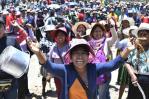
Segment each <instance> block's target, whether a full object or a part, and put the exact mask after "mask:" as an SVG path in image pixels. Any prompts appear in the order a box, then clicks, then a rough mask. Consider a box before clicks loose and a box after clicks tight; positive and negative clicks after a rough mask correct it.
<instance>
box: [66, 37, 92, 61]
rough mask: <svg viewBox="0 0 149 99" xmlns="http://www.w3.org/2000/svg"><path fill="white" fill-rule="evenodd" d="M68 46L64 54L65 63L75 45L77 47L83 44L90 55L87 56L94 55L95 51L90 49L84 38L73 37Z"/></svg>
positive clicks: (68, 59)
mask: <svg viewBox="0 0 149 99" xmlns="http://www.w3.org/2000/svg"><path fill="white" fill-rule="evenodd" d="M69 45H70V48H69V50H68V51H67V53H66V54H65V56H64V58H65V63H70V52H71V51H72V50H73V49H74V48H75V47H79V46H84V47H87V48H88V49H89V53H90V56H89V57H94V56H95V53H94V51H93V49H92V47H91V46H90V44H89V43H88V42H87V41H86V40H85V39H78V38H73V39H72V40H71V41H70V42H69Z"/></svg>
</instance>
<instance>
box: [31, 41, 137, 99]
mask: <svg viewBox="0 0 149 99" xmlns="http://www.w3.org/2000/svg"><path fill="white" fill-rule="evenodd" d="M29 43H30V44H29V47H30V49H31V50H32V51H33V52H34V53H35V54H36V55H37V57H38V59H39V62H40V63H42V64H43V66H44V67H45V68H46V69H47V70H48V71H49V72H50V73H52V74H53V75H54V76H56V77H59V78H60V80H61V82H62V89H63V90H62V92H61V94H60V99H97V94H96V93H97V85H96V79H97V77H98V76H99V75H101V74H102V73H104V72H110V71H113V70H115V69H117V68H118V67H119V66H120V64H124V62H125V59H126V58H127V55H128V54H129V52H130V51H131V50H132V49H134V47H132V46H131V47H129V48H127V49H126V50H124V52H122V54H121V55H119V56H117V57H116V58H115V59H114V60H112V61H110V62H105V63H90V62H89V57H90V55H92V56H94V52H93V50H92V48H91V47H90V46H89V44H88V42H87V41H86V40H84V39H72V41H71V42H70V49H69V50H68V51H67V53H66V56H67V57H69V59H70V61H69V63H68V64H54V63H52V62H51V61H49V60H47V59H46V58H45V56H44V55H43V53H42V52H41V51H40V50H38V49H39V48H38V46H35V45H36V44H35V43H34V42H29ZM66 56H65V57H66ZM67 57H66V58H67Z"/></svg>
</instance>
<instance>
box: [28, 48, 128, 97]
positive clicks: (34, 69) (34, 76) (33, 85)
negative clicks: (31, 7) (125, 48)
mask: <svg viewBox="0 0 149 99" xmlns="http://www.w3.org/2000/svg"><path fill="white" fill-rule="evenodd" d="M114 51H115V50H114ZM117 72H118V70H115V71H113V72H112V80H111V83H110V95H111V99H118V91H119V86H118V85H116V80H117ZM28 80H29V90H30V93H33V94H32V98H31V97H30V98H29V97H28V98H27V99H57V98H56V94H55V85H54V83H53V82H54V81H53V79H52V81H51V83H50V84H49V83H47V86H46V91H47V94H46V97H45V98H43V97H42V96H41V89H42V76H41V74H40V65H39V64H38V60H37V57H36V56H35V55H33V56H32V58H31V63H30V66H29V73H28ZM127 92H128V88H126V90H125V93H124V95H123V98H122V99H126V96H127Z"/></svg>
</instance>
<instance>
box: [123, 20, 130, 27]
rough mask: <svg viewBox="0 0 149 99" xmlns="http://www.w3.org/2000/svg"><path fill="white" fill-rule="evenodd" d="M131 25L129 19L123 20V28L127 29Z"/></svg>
mask: <svg viewBox="0 0 149 99" xmlns="http://www.w3.org/2000/svg"><path fill="white" fill-rule="evenodd" d="M129 26H130V25H129V21H128V20H123V21H122V28H123V29H125V28H128V27H129Z"/></svg>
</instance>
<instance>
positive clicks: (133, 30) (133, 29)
mask: <svg viewBox="0 0 149 99" xmlns="http://www.w3.org/2000/svg"><path fill="white" fill-rule="evenodd" d="M137 29H138V27H137V26H130V27H129V28H126V29H124V30H123V31H122V32H123V34H125V35H127V36H129V31H130V30H132V31H131V33H132V34H133V35H136V30H137Z"/></svg>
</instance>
